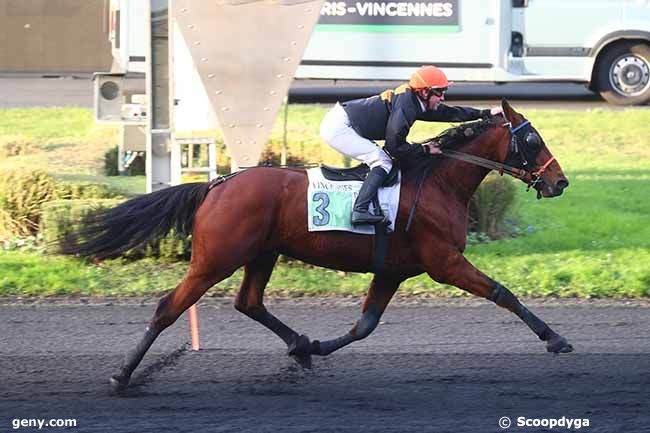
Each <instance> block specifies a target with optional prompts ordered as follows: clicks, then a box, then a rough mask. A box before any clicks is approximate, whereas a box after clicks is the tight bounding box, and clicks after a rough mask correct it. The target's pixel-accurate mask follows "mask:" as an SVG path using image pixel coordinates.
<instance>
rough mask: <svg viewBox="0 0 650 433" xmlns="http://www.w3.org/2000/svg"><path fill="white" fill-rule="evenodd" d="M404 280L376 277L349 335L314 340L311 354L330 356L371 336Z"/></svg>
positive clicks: (399, 277) (395, 276)
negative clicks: (359, 316)
mask: <svg viewBox="0 0 650 433" xmlns="http://www.w3.org/2000/svg"><path fill="white" fill-rule="evenodd" d="M404 279H405V278H404V277H403V276H399V275H385V274H384V275H375V277H374V278H373V280H372V283H371V284H370V288H369V289H368V294H367V295H366V300H365V301H364V303H363V307H362V309H361V318H360V319H359V320H358V321H357V322H356V323H355V324H354V326H353V327H352V329H351V330H350V331H349V332H348V333H347V334H345V335H343V336H341V337H338V338H335V339H333V340H327V341H318V340H314V341H313V342H312V344H311V353H312V354H313V355H321V356H325V355H329V354H330V353H332V352H334V351H335V350H338V349H340V348H342V347H343V346H347V345H348V344H350V343H352V342H353V341H357V340H361V339H363V338H366V337H367V336H368V335H370V333H371V332H372V331H374V330H375V328H376V327H377V325H378V324H379V319H380V318H381V315H382V314H383V313H384V311H385V310H386V306H387V305H388V303H389V302H390V300H391V299H392V297H393V295H394V294H395V292H396V291H397V288H398V287H399V285H400V284H401V283H402V281H404Z"/></svg>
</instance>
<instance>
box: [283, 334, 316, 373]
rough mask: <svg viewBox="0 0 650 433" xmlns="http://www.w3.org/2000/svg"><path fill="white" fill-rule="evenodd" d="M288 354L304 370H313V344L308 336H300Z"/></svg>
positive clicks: (292, 344)
mask: <svg viewBox="0 0 650 433" xmlns="http://www.w3.org/2000/svg"><path fill="white" fill-rule="evenodd" d="M287 354H288V355H289V356H290V357H292V358H293V360H294V361H296V362H297V363H298V364H300V366H301V367H302V368H306V369H311V342H310V341H309V337H307V336H306V335H301V336H299V337H298V338H297V339H296V341H294V342H293V343H291V344H290V345H289V349H288V352H287Z"/></svg>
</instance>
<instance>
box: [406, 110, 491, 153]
mask: <svg viewBox="0 0 650 433" xmlns="http://www.w3.org/2000/svg"><path fill="white" fill-rule="evenodd" d="M497 123H498V120H497V118H496V117H490V118H487V119H481V120H476V121H473V122H467V123H463V124H461V125H458V126H455V127H453V128H449V129H445V130H444V131H442V132H441V133H440V134H438V135H436V136H435V137H432V138H429V139H427V140H424V141H420V142H416V144H424V143H430V142H433V143H437V144H438V146H439V147H440V148H441V149H454V148H457V147H459V146H460V145H462V144H464V143H466V142H468V141H470V140H472V139H474V138H476V137H478V136H479V135H481V134H482V133H483V132H485V131H487V130H488V129H489V128H490V127H492V126H494V125H496V124H497Z"/></svg>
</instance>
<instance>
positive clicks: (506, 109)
mask: <svg viewBox="0 0 650 433" xmlns="http://www.w3.org/2000/svg"><path fill="white" fill-rule="evenodd" d="M501 108H502V109H503V114H504V115H505V116H506V119H508V120H509V121H511V122H512V120H513V119H514V118H515V110H513V109H512V107H511V106H510V104H509V103H508V101H506V98H502V99H501Z"/></svg>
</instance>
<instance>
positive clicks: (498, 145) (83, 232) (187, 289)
mask: <svg viewBox="0 0 650 433" xmlns="http://www.w3.org/2000/svg"><path fill="white" fill-rule="evenodd" d="M501 104H502V108H503V113H502V114H501V115H499V116H494V117H491V118H488V119H484V120H480V121H477V122H474V123H473V124H472V125H471V127H467V128H464V127H463V125H461V126H459V127H456V128H454V129H452V130H450V131H451V133H448V134H443V136H442V138H445V137H446V138H447V140H446V141H447V142H448V143H447V144H445V140H441V141H442V142H443V155H442V156H428V157H427V158H426V159H425V160H424V166H423V165H422V164H414V165H411V166H409V165H404V166H402V177H401V188H402V190H401V194H400V203H399V207H398V214H397V218H396V221H395V230H394V232H393V233H392V234H391V235H390V236H389V240H388V250H387V253H386V256H385V262H384V267H383V270H382V271H381V272H377V273H375V274H374V277H373V279H372V282H371V284H370V287H369V288H368V292H367V294H366V297H365V300H364V302H363V304H362V308H361V317H360V318H359V319H358V321H357V322H356V323H355V324H354V325H353V326H352V328H351V329H350V330H349V331H348V332H347V333H346V334H344V335H342V336H340V337H338V338H333V339H330V340H324V341H319V340H314V341H311V340H310V339H309V337H307V336H305V335H302V334H300V333H298V332H296V331H294V330H293V329H291V328H290V327H289V326H287V325H286V324H285V323H283V322H282V321H281V320H280V319H278V318H277V317H275V316H274V315H273V314H272V313H271V312H270V311H269V310H268V309H267V308H266V307H265V306H264V302H263V300H264V289H265V286H266V284H267V283H268V281H269V278H270V277H271V273H272V271H273V268H274V266H275V263H276V260H277V259H278V256H279V255H280V254H283V255H286V256H288V257H292V258H296V259H299V260H301V261H303V262H306V263H309V264H312V265H316V266H321V267H326V268H331V269H336V270H341V271H345V272H371V269H372V268H371V266H372V258H373V253H372V251H373V237H372V236H368V235H361V234H355V233H348V232H339V231H330V232H309V231H308V229H307V206H306V192H307V185H308V180H307V175H306V171H305V170H304V169H298V168H282V167H263V166H259V167H251V168H249V169H245V170H243V171H240V172H236V173H233V174H232V175H229V176H227V177H226V178H222V179H221V181H220V182H217V183H209V182H197V183H188V184H181V185H178V186H173V187H170V188H167V189H163V190H160V191H156V192H153V193H150V194H146V195H142V196H138V197H135V198H133V199H130V200H128V201H126V202H124V203H122V204H120V205H118V206H116V207H114V208H111V209H105V210H99V211H96V212H95V213H91V214H89V215H88V216H87V217H86V218H85V219H84V220H83V224H82V226H81V227H80V228H79V229H77V230H76V231H75V232H74V233H72V235H70V236H68V237H66V238H65V239H62V240H61V241H60V243H59V245H60V249H61V252H62V253H64V254H75V255H78V256H91V257H96V258H100V259H101V258H108V257H115V256H118V255H120V254H122V253H124V252H125V251H128V250H130V249H132V248H135V247H137V246H140V245H142V244H145V243H146V242H149V241H152V240H154V239H159V238H160V237H162V236H165V235H166V234H167V233H169V232H170V231H172V230H175V231H176V232H177V233H179V234H181V235H189V234H191V236H192V248H191V259H190V263H189V270H188V273H187V275H186V276H185V278H184V279H183V280H182V281H181V282H180V284H178V285H177V286H176V288H175V289H174V290H173V291H171V292H170V293H169V294H167V295H166V296H164V297H162V298H161V299H160V301H159V302H158V304H157V306H156V309H155V312H154V314H153V317H152V318H151V321H150V322H149V324H148V326H147V327H146V329H145V332H144V335H143V336H142V338H141V339H140V341H139V342H138V344H137V345H136V346H135V348H133V349H132V350H130V351H129V352H128V353H127V354H126V356H125V359H124V361H123V363H122V366H121V368H120V370H119V372H118V373H117V374H115V375H114V376H112V377H111V379H110V381H111V384H112V387H113V389H114V390H115V391H121V390H124V389H125V388H126V387H127V385H128V383H129V380H130V378H131V375H132V373H133V371H134V370H135V369H136V367H137V366H138V364H139V363H140V362H141V360H142V358H143V356H144V355H145V353H146V352H147V350H148V349H149V348H150V347H151V345H152V344H153V342H154V340H155V339H156V338H157V337H158V336H159V335H160V333H161V332H162V331H163V330H164V329H165V328H167V327H168V326H170V325H172V324H173V323H174V322H175V321H176V320H177V319H178V317H179V316H180V315H181V314H182V313H183V312H184V311H185V310H186V309H187V308H189V307H190V306H191V305H193V304H195V303H196V302H197V301H198V300H199V299H200V298H201V296H202V295H203V294H204V293H205V292H206V291H207V290H208V289H209V288H210V287H212V286H213V285H214V284H216V283H218V282H219V281H221V280H223V279H225V278H227V277H229V276H230V275H232V274H233V273H234V272H235V271H236V270H237V269H239V268H241V267H242V266H243V267H244V278H243V281H242V283H241V287H240V289H239V292H238V293H237V295H236V298H235V301H234V307H235V308H236V309H237V310H238V311H240V312H241V313H243V314H245V315H246V316H248V317H250V318H251V319H253V320H255V321H257V322H259V323H260V324H262V325H263V326H265V327H267V328H268V329H269V330H271V331H272V332H273V333H275V334H276V335H277V336H278V337H279V338H280V339H282V341H283V342H284V343H285V344H286V345H287V353H288V355H289V356H291V357H293V359H294V360H295V361H297V362H298V363H299V364H300V365H301V366H302V367H304V368H311V362H312V355H314V356H326V355H329V354H331V353H332V352H334V351H336V350H339V349H341V348H342V347H344V346H346V345H348V344H350V343H352V342H354V341H357V340H361V339H363V338H366V337H367V336H368V335H370V333H372V331H373V330H374V329H375V328H376V326H377V324H378V323H379V320H380V318H381V316H382V314H383V313H384V311H385V309H386V307H387V305H388V303H389V302H390V300H391V298H392V297H393V295H394V294H395V292H396V291H397V289H398V287H399V286H400V284H401V283H402V282H403V281H404V280H406V279H408V278H411V277H414V276H416V275H420V274H422V273H425V272H426V273H427V274H428V275H429V277H430V278H431V279H433V280H435V281H437V282H439V283H442V284H449V285H453V286H456V287H458V288H460V289H462V290H464V291H467V292H469V293H471V294H473V295H476V296H479V297H482V298H485V299H487V300H489V301H492V302H494V303H495V304H496V305H498V306H500V307H502V308H505V309H507V310H509V311H510V312H512V313H514V314H515V315H517V316H518V317H519V318H520V319H521V320H522V321H523V322H524V323H525V324H526V325H527V326H528V327H529V328H530V329H531V330H532V331H533V332H534V333H535V334H536V335H537V337H538V338H539V339H540V340H542V341H544V342H546V349H547V351H549V352H553V353H567V352H571V351H572V350H573V346H572V345H571V344H569V343H568V341H567V339H566V338H564V337H563V336H561V335H560V334H558V333H556V332H555V331H553V330H552V329H551V328H550V327H549V326H548V325H547V324H546V323H545V322H544V321H543V320H541V319H540V318H539V317H537V316H536V315H535V314H533V313H532V312H531V311H529V310H528V309H527V308H526V307H525V306H524V305H523V304H522V303H521V302H520V301H519V300H518V298H517V297H516V296H515V295H514V294H513V293H512V292H511V291H510V290H508V289H507V288H506V287H504V286H503V285H501V284H500V283H498V282H497V281H495V280H493V279H491V278H490V277H488V276H487V275H485V274H484V273H482V272H481V271H480V270H478V269H477V268H475V267H474V266H473V265H472V264H471V263H470V262H469V261H468V260H467V259H466V258H465V257H464V255H463V252H464V250H465V246H466V235H467V220H468V204H469V201H470V198H471V197H472V195H473V193H474V191H475V190H476V188H477V187H478V186H479V184H480V183H481V181H482V180H483V179H484V178H485V176H486V175H487V174H488V173H489V172H490V171H491V170H492V169H496V170H499V171H501V172H503V171H505V172H507V173H509V174H513V175H515V176H516V177H518V178H520V179H521V180H523V181H524V182H525V183H527V184H528V186H529V188H530V187H532V188H534V189H535V190H536V191H537V194H538V198H542V197H544V198H551V197H556V196H559V195H561V194H562V192H563V190H564V189H565V188H566V187H567V186H568V185H569V182H568V180H567V178H566V177H565V175H564V173H563V172H562V169H561V167H560V165H559V163H558V162H557V160H555V158H554V157H553V155H552V154H551V152H550V151H549V149H548V147H547V146H546V144H545V142H544V140H543V139H542V137H541V135H540V134H539V132H538V131H537V130H536V129H535V128H534V127H533V125H532V124H531V123H530V122H529V121H528V120H526V119H525V118H524V116H522V115H521V114H520V113H518V112H516V111H515V110H514V109H513V108H512V107H511V106H510V104H509V103H508V102H507V101H506V100H505V99H504V100H503V101H502V103H501ZM449 137H451V138H450V139H449ZM463 155H464V156H463ZM446 156H453V157H446ZM459 159H460V160H459ZM422 167H424V168H422ZM407 225H408V227H407Z"/></svg>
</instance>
